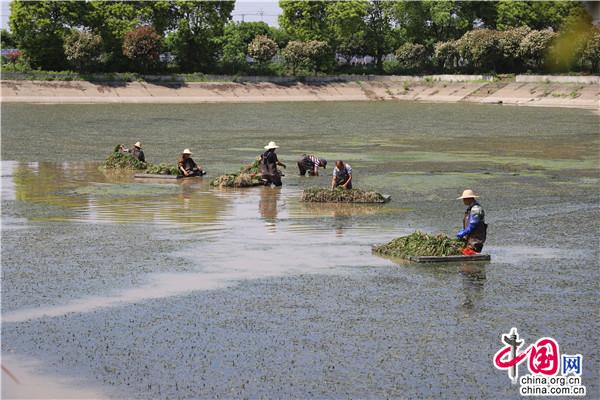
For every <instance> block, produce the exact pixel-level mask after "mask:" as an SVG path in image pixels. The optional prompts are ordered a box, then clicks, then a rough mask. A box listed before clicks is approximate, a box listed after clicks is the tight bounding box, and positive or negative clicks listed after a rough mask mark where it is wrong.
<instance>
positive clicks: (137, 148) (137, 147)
mask: <svg viewBox="0 0 600 400" xmlns="http://www.w3.org/2000/svg"><path fill="white" fill-rule="evenodd" d="M121 151H122V152H124V153H129V154H131V155H132V156H133V157H135V158H137V159H138V160H139V161H141V162H146V157H145V156H144V151H143V150H142V144H141V143H140V142H136V143H135V144H134V145H133V149H126V148H125V146H123V145H121Z"/></svg>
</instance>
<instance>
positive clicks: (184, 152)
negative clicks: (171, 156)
mask: <svg viewBox="0 0 600 400" xmlns="http://www.w3.org/2000/svg"><path fill="white" fill-rule="evenodd" d="M181 154H189V155H192V152H191V151H190V149H185V150H183V151H182V152H181Z"/></svg>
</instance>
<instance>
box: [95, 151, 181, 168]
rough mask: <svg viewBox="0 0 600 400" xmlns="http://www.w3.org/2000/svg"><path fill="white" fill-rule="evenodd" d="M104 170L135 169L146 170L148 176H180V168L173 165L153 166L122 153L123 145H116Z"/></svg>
mask: <svg viewBox="0 0 600 400" xmlns="http://www.w3.org/2000/svg"><path fill="white" fill-rule="evenodd" d="M102 168H105V169H134V170H145V172H146V173H147V174H159V175H179V174H180V172H179V168H177V165H173V164H165V163H160V164H152V163H147V162H143V161H140V160H138V159H137V158H135V157H134V156H132V155H131V154H129V153H124V152H122V151H121V145H116V146H115V148H114V150H113V152H112V153H111V154H110V155H109V156H108V157H106V159H105V160H104V164H102Z"/></svg>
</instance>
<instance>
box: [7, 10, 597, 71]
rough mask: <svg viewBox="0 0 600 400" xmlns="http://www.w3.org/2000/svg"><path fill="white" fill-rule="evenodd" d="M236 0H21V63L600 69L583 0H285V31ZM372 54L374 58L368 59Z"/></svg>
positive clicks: (15, 29) (162, 67) (113, 67)
mask: <svg viewBox="0 0 600 400" xmlns="http://www.w3.org/2000/svg"><path fill="white" fill-rule="evenodd" d="M234 5H235V3H234V2H233V1H206V2H204V1H189V0H159V1H88V2H79V1H23V0H14V1H12V2H11V5H10V7H11V15H10V20H9V24H10V28H11V30H10V32H8V31H2V34H1V36H2V47H3V48H6V47H16V48H18V49H19V53H16V56H14V55H13V56H12V57H10V58H9V59H8V60H4V61H8V62H9V63H10V64H12V66H13V67H14V68H23V69H28V68H33V69H43V70H55V71H58V70H75V71H81V72H94V71H101V72H141V73H160V72H202V73H226V74H238V73H248V74H249V73H266V74H278V75H283V74H293V75H296V74H308V73H315V74H316V73H388V74H403V73H411V74H413V73H414V74H418V73H432V72H443V73H457V72H465V73H474V72H477V73H490V72H491V73H494V72H495V73H503V72H508V73H510V72H527V71H531V72H542V71H550V72H573V71H575V72H576V71H583V72H589V71H591V72H598V68H599V63H600V29H599V28H598V26H593V25H592V23H591V16H590V15H589V13H588V12H587V11H586V9H585V7H584V6H583V5H582V3H581V2H577V1H537V2H525V1H510V0H501V1H432V0H425V1H420V2H413V1H393V2H392V1H380V0H347V1H304V0H281V1H280V2H279V5H280V7H281V9H282V13H281V15H280V16H279V25H280V26H279V27H278V28H276V27H271V26H268V25H267V24H265V23H263V22H233V21H232V18H231V13H232V11H233V9H234ZM365 56H368V57H369V58H370V60H372V62H369V63H364V62H363V61H364V60H365Z"/></svg>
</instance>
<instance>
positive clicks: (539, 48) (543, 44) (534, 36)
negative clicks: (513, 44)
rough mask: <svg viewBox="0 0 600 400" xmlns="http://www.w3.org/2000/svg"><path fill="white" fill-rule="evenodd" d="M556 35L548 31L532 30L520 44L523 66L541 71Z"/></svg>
mask: <svg viewBox="0 0 600 400" xmlns="http://www.w3.org/2000/svg"><path fill="white" fill-rule="evenodd" d="M555 36H556V33H554V32H552V31H550V30H541V31H539V30H533V31H531V32H529V33H528V34H527V36H525V38H524V39H523V41H522V42H521V45H520V48H519V51H520V53H521V57H522V59H523V62H524V63H525V65H526V66H527V67H529V68H532V69H533V70H535V71H541V70H542V67H543V64H544V59H545V57H546V54H547V53H548V50H549V48H550V45H551V44H552V40H553V39H554V38H555Z"/></svg>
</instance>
